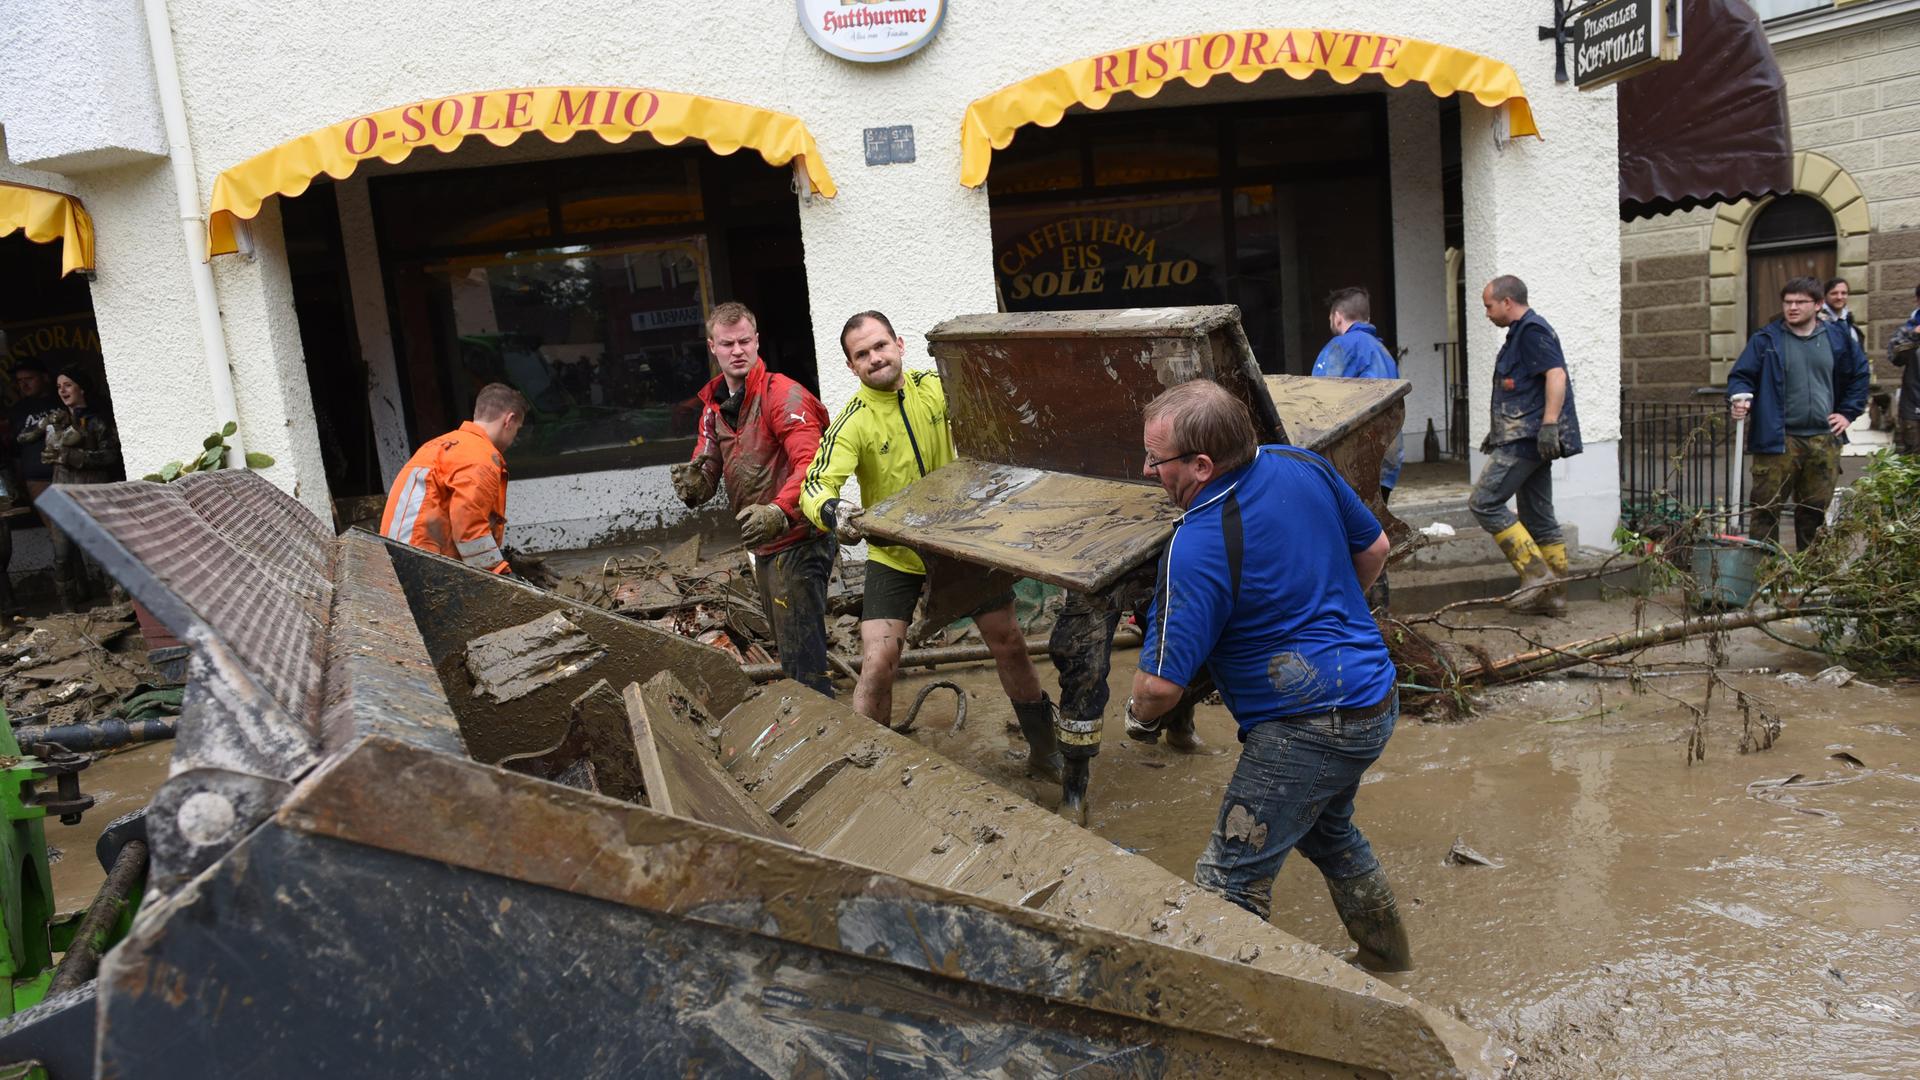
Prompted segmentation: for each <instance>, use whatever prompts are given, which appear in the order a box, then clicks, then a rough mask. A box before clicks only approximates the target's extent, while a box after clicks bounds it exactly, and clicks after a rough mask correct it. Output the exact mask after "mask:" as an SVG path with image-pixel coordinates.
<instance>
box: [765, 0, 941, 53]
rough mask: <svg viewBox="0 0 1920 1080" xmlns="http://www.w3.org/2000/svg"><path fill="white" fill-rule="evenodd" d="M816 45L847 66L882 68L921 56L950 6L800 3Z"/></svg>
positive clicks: (896, 0)
mask: <svg viewBox="0 0 1920 1080" xmlns="http://www.w3.org/2000/svg"><path fill="white" fill-rule="evenodd" d="M794 4H795V6H797V7H798V8H799V9H800V25H801V26H802V27H803V28H805V29H806V31H807V36H808V37H810V38H812V39H813V43H814V44H815V45H818V46H820V47H821V48H823V49H825V50H827V51H828V52H830V53H832V54H833V55H835V56H837V57H839V58H840V59H842V60H853V61H856V62H858V63H863V64H878V63H884V62H885V61H888V60H898V59H900V58H901V57H903V56H907V55H910V54H912V53H914V52H917V51H919V49H920V48H921V46H923V45H925V44H926V43H927V42H929V41H932V40H933V35H934V34H936V33H938V32H939V30H940V20H941V19H942V18H944V17H945V16H946V13H947V3H946V0H794Z"/></svg>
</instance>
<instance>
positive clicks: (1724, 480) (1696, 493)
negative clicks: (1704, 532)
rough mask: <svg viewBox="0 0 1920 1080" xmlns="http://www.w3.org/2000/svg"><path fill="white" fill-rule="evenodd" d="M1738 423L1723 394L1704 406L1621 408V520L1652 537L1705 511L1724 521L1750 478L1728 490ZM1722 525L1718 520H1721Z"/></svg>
mask: <svg viewBox="0 0 1920 1080" xmlns="http://www.w3.org/2000/svg"><path fill="white" fill-rule="evenodd" d="M1732 443H1733V424H1732V422H1731V421H1730V420H1729V419H1728V417H1727V406H1726V403H1725V402H1724V401H1722V400H1720V398H1718V397H1713V398H1711V399H1708V400H1706V401H1701V402H1685V403H1679V402H1674V403H1669V402H1655V401H1626V400H1622V401H1621V403H1620V523H1621V524H1622V525H1623V526H1625V527H1627V528H1629V529H1632V530H1633V531H1635V532H1642V533H1652V532H1657V531H1660V530H1662V529H1663V528H1666V527H1671V526H1673V525H1676V524H1678V523H1680V522H1682V521H1685V520H1688V519H1690V518H1692V517H1694V516H1695V515H1696V514H1699V513H1701V512H1703V511H1704V512H1706V513H1709V514H1712V515H1714V516H1716V517H1719V518H1720V521H1721V522H1724V521H1725V518H1724V516H1723V515H1724V514H1725V513H1726V512H1727V510H1728V509H1729V507H1730V506H1731V508H1732V509H1734V510H1736V511H1737V510H1738V508H1739V507H1740V506H1741V505H1742V503H1743V502H1744V501H1745V499H1746V496H1747V481H1746V477H1745V475H1744V473H1745V470H1744V469H1743V470H1742V474H1743V475H1742V476H1740V477H1739V478H1738V479H1737V480H1735V481H1734V482H1733V483H1734V486H1735V490H1733V491H1732V492H1731V493H1729V491H1728V483H1729V478H1728V476H1727V471H1728V467H1729V466H1730V465H1731V463H1732V450H1733V446H1732ZM1716 524H1718V522H1717V523H1716Z"/></svg>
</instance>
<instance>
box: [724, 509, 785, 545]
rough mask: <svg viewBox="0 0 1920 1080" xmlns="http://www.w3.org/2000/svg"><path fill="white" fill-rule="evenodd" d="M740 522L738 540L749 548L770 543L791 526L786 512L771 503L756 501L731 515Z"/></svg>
mask: <svg viewBox="0 0 1920 1080" xmlns="http://www.w3.org/2000/svg"><path fill="white" fill-rule="evenodd" d="M733 520H735V521H737V522H739V523H740V542H741V543H743V544H745V545H747V546H748V547H750V548H757V547H759V546H761V545H762V544H770V543H772V542H773V541H774V540H775V539H776V538H777V537H779V535H780V534H781V533H783V532H786V531H787V530H788V529H790V528H792V527H793V525H792V523H791V522H789V521H788V520H787V512H786V511H785V510H782V509H780V508H779V507H777V506H775V505H773V504H772V503H756V504H754V505H752V506H749V507H747V508H746V509H745V510H742V511H740V512H739V513H737V514H735V515H733Z"/></svg>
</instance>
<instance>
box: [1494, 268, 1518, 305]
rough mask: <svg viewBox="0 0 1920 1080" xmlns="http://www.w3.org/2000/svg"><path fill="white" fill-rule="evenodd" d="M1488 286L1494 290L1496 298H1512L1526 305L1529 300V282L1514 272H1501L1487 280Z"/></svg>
mask: <svg viewBox="0 0 1920 1080" xmlns="http://www.w3.org/2000/svg"><path fill="white" fill-rule="evenodd" d="M1487 288H1489V289H1492V290H1493V298H1494V299H1495V300H1511V301H1513V302H1514V303H1516V304H1519V305H1521V306H1523V307H1524V306H1525V305H1526V302H1527V283H1526V282H1524V281H1521V280H1520V279H1519V278H1517V277H1514V276H1513V275H1512V274H1501V275H1500V276H1499V277H1497V278H1494V279H1493V280H1492V281H1489V282H1487Z"/></svg>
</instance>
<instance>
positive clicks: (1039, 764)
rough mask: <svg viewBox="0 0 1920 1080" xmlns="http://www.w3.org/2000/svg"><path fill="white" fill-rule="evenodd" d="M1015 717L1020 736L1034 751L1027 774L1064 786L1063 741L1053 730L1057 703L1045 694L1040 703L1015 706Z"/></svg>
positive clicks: (1029, 760)
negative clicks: (1061, 754) (1062, 782)
mask: <svg viewBox="0 0 1920 1080" xmlns="http://www.w3.org/2000/svg"><path fill="white" fill-rule="evenodd" d="M1013 715H1014V716H1015V717H1016V718H1018V719H1019V721H1020V734H1021V736H1022V737H1023V738H1025V739H1026V740H1027V747H1028V748H1029V749H1030V750H1031V751H1032V752H1031V753H1030V754H1029V755H1028V757H1027V774H1028V775H1029V776H1033V777H1036V778H1038V779H1041V780H1048V781H1051V782H1053V783H1056V784H1057V783H1059V782H1060V776H1061V772H1062V771H1063V769H1064V765H1063V763H1062V758H1061V757H1060V740H1059V738H1058V737H1057V736H1055V734H1054V730H1053V724H1054V719H1053V700H1052V699H1051V698H1049V697H1047V696H1046V695H1045V694H1042V695H1040V700H1039V701H1027V702H1019V701H1016V702H1014V703H1013Z"/></svg>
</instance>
